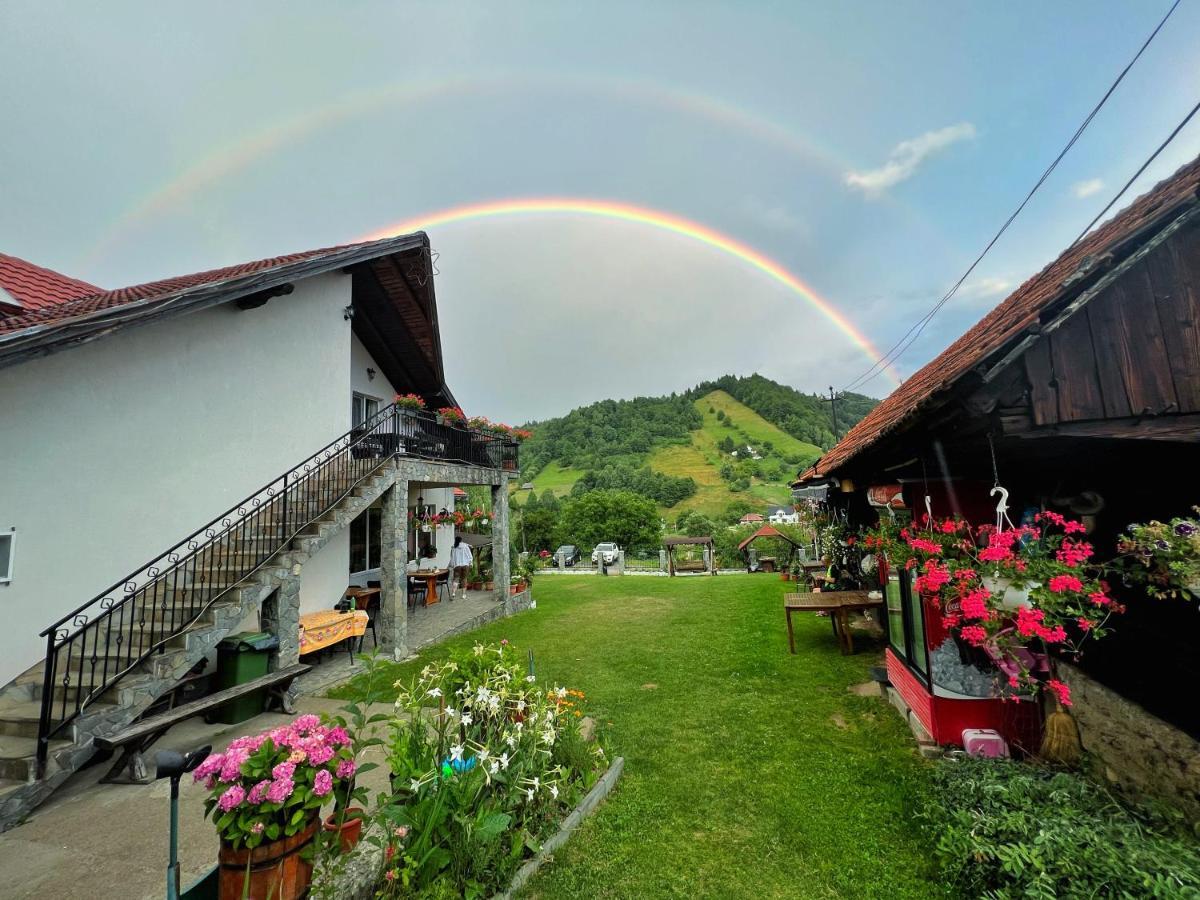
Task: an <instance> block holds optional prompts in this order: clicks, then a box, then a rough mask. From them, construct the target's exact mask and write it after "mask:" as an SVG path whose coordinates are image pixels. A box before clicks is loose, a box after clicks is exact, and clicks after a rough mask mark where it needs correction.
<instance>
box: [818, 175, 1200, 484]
mask: <svg viewBox="0 0 1200 900" xmlns="http://www.w3.org/2000/svg"><path fill="white" fill-rule="evenodd" d="M1198 190H1200V157H1197V158H1196V159H1195V160H1193V161H1192V162H1190V163H1188V164H1187V165H1186V166H1184V167H1183V168H1181V169H1180V170H1179V171H1178V172H1176V173H1175V174H1174V175H1172V176H1171V177H1170V178H1168V179H1166V180H1165V181H1162V182H1160V183H1159V184H1157V185H1155V187H1154V188H1153V189H1152V190H1151V191H1149V192H1148V193H1146V194H1144V195H1142V196H1141V197H1139V198H1138V199H1137V200H1135V201H1134V202H1133V203H1132V204H1130V205H1129V206H1128V207H1126V208H1125V209H1124V210H1122V211H1121V213H1120V214H1118V215H1117V216H1116V217H1114V218H1113V219H1111V220H1110V221H1109V222H1107V223H1106V224H1104V225H1102V226H1101V227H1099V228H1097V229H1096V230H1095V231H1093V232H1091V233H1090V234H1089V235H1087V236H1086V237H1085V238H1084V239H1083V240H1081V241H1080V242H1079V243H1078V244H1076V245H1075V246H1074V247H1070V248H1068V249H1067V250H1066V251H1064V252H1063V254H1062V255H1061V256H1059V257H1058V259H1056V260H1055V261H1054V262H1052V263H1050V265H1048V266H1046V268H1044V269H1042V271H1041V272H1039V273H1038V274H1037V275H1034V276H1033V277H1032V278H1030V279H1029V280H1028V281H1026V282H1025V283H1024V284H1023V285H1021V286H1020V287H1019V288H1017V290H1016V291H1014V292H1013V293H1012V294H1011V295H1009V297H1008V298H1007V299H1006V300H1004V301H1003V302H1002V303H1001V304H1000V305H999V306H997V307H996V308H995V309H993V310H992V311H991V312H990V313H988V314H987V315H986V316H984V317H983V318H982V319H981V320H980V321H979V322H978V323H977V324H976V325H975V326H974V327H973V328H971V329H970V330H968V331H967V332H966V333H965V334H964V335H962V337H960V338H959V339H958V340H956V341H955V342H954V343H953V344H951V345H950V346H949V347H947V348H946V349H945V350H943V351H942V352H941V353H940V354H938V356H937V357H936V358H934V359H933V360H932V361H931V362H929V363H928V364H926V365H925V366H924V367H923V368H922V369H921V370H920V371H918V372H917V373H916V374H914V375H913V376H912V377H911V378H909V379H908V380H907V381H905V382H904V383H903V384H902V385H900V387H898V388H896V390H894V391H893V392H892V393H891V394H890V395H888V397H887V398H885V399H884V400H883V402H881V403H880V404H879V405H878V406H876V407H875V408H874V409H872V410H871V411H870V412H869V413H868V414H867V415H866V417H865V418H863V419H862V421H860V422H859V423H858V424H857V425H855V426H854V427H853V428H851V429H850V431H849V432H848V433H847V434H846V436H845V437H843V438H842V439H841V440H840V441H838V443H837V445H836V446H835V447H834V448H833V449H832V450H830V451H829V452H828V453H826V454H825V456H823V457H822V458H821V459H820V460H818V461H817V463H816V465H814V466H813V467H812V468H810V469H808V470H807V471H805V472H804V473H803V474H802V475H801V476H800V480H801V481H807V480H810V479H812V478H816V477H819V476H821V475H828V474H829V473H831V472H834V471H836V470H837V469H838V468H840V467H842V466H844V465H845V464H846V463H847V462H849V461H850V460H851V459H853V458H854V457H855V456H857V455H858V454H859V453H862V452H863V451H864V450H866V449H867V448H868V447H870V446H871V445H872V444H874V443H875V442H876V441H878V440H880V439H881V438H883V437H884V436H885V435H887V434H889V433H891V432H893V431H895V430H896V429H897V428H899V427H900V426H901V425H903V424H905V423H906V422H907V421H908V420H910V419H911V418H913V417H914V416H915V415H916V414H917V413H918V412H919V411H920V410H921V409H922V407H924V406H925V405H927V404H928V403H929V402H930V401H931V400H932V399H933V397H934V396H935V395H937V394H938V393H939V392H940V391H942V390H943V389H946V388H948V387H950V386H951V385H952V384H953V383H954V382H955V381H956V380H957V379H959V378H961V377H962V376H963V375H965V374H966V373H967V372H969V371H970V370H971V369H973V368H974V367H975V366H977V365H979V364H980V363H981V362H983V360H985V359H986V358H987V357H988V356H990V355H991V354H992V353H994V352H995V351H997V350H999V349H1000V348H1001V347H1003V346H1004V345H1005V344H1007V343H1008V342H1009V341H1010V340H1012V339H1013V338H1014V337H1016V336H1017V335H1019V334H1020V333H1021V332H1023V331H1024V330H1025V329H1026V328H1028V327H1029V326H1030V325H1032V324H1033V323H1035V322H1036V321H1037V320H1038V316H1039V314H1040V313H1041V312H1042V310H1044V309H1045V308H1046V307H1047V306H1049V305H1050V304H1051V303H1053V301H1054V300H1055V299H1056V298H1057V297H1059V296H1060V294H1061V293H1062V291H1063V281H1064V280H1065V279H1067V278H1068V277H1069V276H1071V275H1072V274H1073V273H1075V272H1077V271H1078V270H1079V269H1080V267H1081V264H1083V263H1084V262H1085V260H1087V259H1088V257H1092V258H1099V257H1100V256H1102V255H1103V254H1104V253H1105V251H1107V250H1109V249H1110V248H1112V247H1114V246H1115V245H1117V244H1119V243H1120V242H1121V241H1123V240H1124V239H1125V238H1128V237H1130V236H1132V235H1133V234H1134V233H1135V232H1137V231H1139V230H1140V229H1142V228H1144V227H1146V226H1147V225H1149V224H1152V223H1153V222H1154V221H1155V220H1156V219H1157V218H1160V217H1162V216H1163V215H1164V214H1166V213H1169V212H1171V210H1172V209H1173V208H1174V207H1175V206H1177V205H1178V204H1179V203H1181V202H1183V201H1185V200H1188V199H1191V198H1195V197H1196V195H1197V192H1198Z"/></svg>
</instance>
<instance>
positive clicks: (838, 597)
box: [783, 591, 883, 656]
mask: <svg viewBox="0 0 1200 900" xmlns="http://www.w3.org/2000/svg"><path fill="white" fill-rule="evenodd" d="M882 606H883V598H882V597H880V598H879V599H877V600H872V599H871V598H870V597H868V596H867V592H866V591H806V592H804V593H799V594H784V595H783V612H784V616H785V618H786V619H787V633H788V649H789V650H790V651H791V652H792V653H795V652H796V639H795V636H794V634H793V633H792V613H794V612H827V613H829V614H830V616H831V617H832V619H833V631H834V634H836V635H837V637H838V644H839V645H840V646H841V650H842V655H843V656H844V655H846V654H849V653H853V652H854V638H853V637H851V636H850V627H849V625H850V613H852V612H862V611H864V610H868V609H876V608H879V607H882Z"/></svg>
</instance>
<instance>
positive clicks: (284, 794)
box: [267, 778, 296, 803]
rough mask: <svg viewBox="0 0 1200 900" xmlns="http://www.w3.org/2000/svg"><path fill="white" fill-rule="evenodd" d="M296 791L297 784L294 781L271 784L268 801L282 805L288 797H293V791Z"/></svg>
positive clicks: (268, 790)
mask: <svg viewBox="0 0 1200 900" xmlns="http://www.w3.org/2000/svg"><path fill="white" fill-rule="evenodd" d="M295 789H296V782H294V781H292V779H290V778H287V779H280V780H278V781H273V782H271V786H270V787H269V788H267V800H268V801H270V802H271V803H282V802H283V801H284V800H286V799H287V798H288V797H290V796H292V791H294V790H295Z"/></svg>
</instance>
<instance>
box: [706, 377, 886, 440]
mask: <svg viewBox="0 0 1200 900" xmlns="http://www.w3.org/2000/svg"><path fill="white" fill-rule="evenodd" d="M713 391H724V392H725V393H727V394H728V395H729V396H731V397H732V398H733V399H734V400H737V401H738V402H739V403H741V404H743V405H744V406H748V407H749V408H750V409H752V410H754V411H755V412H756V413H758V414H759V415H760V416H762V417H763V418H764V419H766V420H767V421H768V422H771V423H772V424H774V425H775V426H777V427H778V428H781V429H782V430H783V431H786V432H787V433H788V434H790V435H791V436H792V437H794V438H796V439H797V440H801V441H807V442H808V443H810V444H816V445H817V446H818V447H820V448H822V449H823V450H828V449H829V448H830V447H832V446H833V445H834V444H835V443H836V441H835V440H834V435H833V420H832V418H831V417H830V415H829V398H828V397H823V396H821V395H820V394H805V393H802V392H801V391H797V390H796V389H795V388H790V387H788V386H787V385H785V384H780V383H779V382H777V381H772V380H771V379H770V378H764V377H763V376H762V375H758V374H755V375H747V376H745V377H738V376H736V375H723V376H721V377H720V378H718V379H717V380H716V381H706V382H704V383H703V384H699V385H697V386H696V387H694V388H692V389H691V390H690V391H688V392H687V396H688V397H689V398H690V399H693V400H695V399H698V398H700V397H703V396H705V395H706V394H710V393H712V392H713ZM878 403H879V401H878V400H875V399H874V398H872V397H867V396H865V395H864V394H854V393H849V392H844V393H842V394H840V395H838V399H837V419H838V436H839V437H841V436H844V435H845V434H846V432H847V431H849V430H850V427H851V426H853V425H855V424H857V423H858V421H859V420H860V419H862V418H863V416H865V415H866V414H867V413H869V412H870V411H871V410H872V409H873V408H874V407H875V406H876V405H877V404H878Z"/></svg>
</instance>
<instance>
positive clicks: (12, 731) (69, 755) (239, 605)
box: [0, 462, 395, 830]
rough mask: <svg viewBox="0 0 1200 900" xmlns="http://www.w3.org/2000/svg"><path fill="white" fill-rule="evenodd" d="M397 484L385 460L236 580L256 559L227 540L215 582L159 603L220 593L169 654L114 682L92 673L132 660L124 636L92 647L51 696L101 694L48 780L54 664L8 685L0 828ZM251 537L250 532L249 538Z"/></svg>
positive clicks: (1, 725) (1, 742) (0, 727)
mask: <svg viewBox="0 0 1200 900" xmlns="http://www.w3.org/2000/svg"><path fill="white" fill-rule="evenodd" d="M394 481H395V476H394V472H393V470H392V468H391V467H390V466H388V465H385V464H382V462H381V464H380V465H379V466H378V468H377V469H376V470H375V471H374V472H372V473H371V474H369V475H367V476H366V477H364V478H362V479H361V480H359V481H358V482H357V483H356V484H355V485H354V486H353V487H352V488H350V490H349V492H348V493H346V494H345V496H344V497H342V498H341V499H340V500H339V501H338V502H336V503H335V504H334V505H332V506H331V507H330V508H329V509H328V510H326V511H324V512H322V513H321V515H319V516H317V517H316V518H315V519H313V520H312V521H311V522H310V523H307V524H306V525H305V526H304V527H303V528H301V529H300V530H299V532H298V533H297V534H296V535H295V536H294V537H292V538H291V539H290V540H289V541H288V543H287V545H286V546H284V547H282V548H281V549H280V550H279V551H277V552H276V553H275V554H274V555H272V556H271V557H270V558H269V559H268V560H267V561H266V564H265V565H262V566H261V567H259V568H258V569H257V571H255V572H254V573H253V574H251V575H249V576H247V577H244V578H237V575H238V574H239V572H240V571H241V570H242V567H243V566H244V562H241V563H239V559H241V560H245V559H246V558H252V557H253V556H254V552H253V551H245V550H239V549H238V545H237V544H234V543H228V544H226V545H224V547H223V548H222V550H221V551H220V553H219V560H218V561H216V562H214V565H213V567H212V571H211V573H206V576H205V577H206V579H207V580H205V581H203V582H198V583H196V584H190V585H185V586H182V587H180V588H179V589H178V590H177V591H174V592H172V593H170V594H166V595H164V596H163V599H162V600H161V601H160V602H159V603H158V604H157V606H156V608H157V609H172V608H174V609H177V610H178V609H183V610H188V611H190V610H191V609H192V608H194V607H193V604H192V603H191V602H190V600H189V595H194V594H197V593H201V592H203V591H210V590H218V591H220V596H219V597H218V599H216V600H214V601H213V602H211V603H209V604H208V605H207V606H205V607H204V609H203V611H202V612H201V613H200V614H199V615H198V616H197V617H196V618H195V619H194V620H193V621H191V622H190V623H189V624H187V625H186V626H183V627H181V628H180V629H179V630H178V631H177V632H176V633H175V634H173V635H171V636H170V637H169V638H168V639H167V640H166V642H165V644H164V645H163V647H162V649H161V651H159V652H155V653H153V654H151V655H150V656H149V657H148V658H147V659H145V660H143V661H141V662H139V663H138V664H137V665H135V666H134V667H132V669H131V670H130V671H129V672H128V674H126V675H124V676H122V677H121V678H120V679H119V680H117V681H116V683H114V684H111V685H105V684H103V683H102V682H100V680H99V679H97V678H88V677H87V676H88V674H89V673H91V672H95V671H103V670H104V669H105V660H107V661H108V668H109V669H110V670H115V669H116V668H117V667H118V666H124V665H125V664H126V663H127V658H126V656H125V655H123V652H122V647H121V645H118V644H116V641H115V638H109V639H106V640H103V641H99V642H97V644H96V645H95V648H94V649H95V651H96V655H95V659H96V660H97V662H96V664H95V665H93V664H92V659H93V657H92V649H93V648H92V647H91V646H89V648H88V656H87V665H86V667H85V669H84V672H83V675H84V678H83V679H82V680H75V679H72V680H71V681H70V682H69V683H65V684H64V683H61V681H56V683H54V684H53V687H52V689H51V690H52V698H53V700H52V702H53V703H54V704H55V706H56V707H60V708H61V706H62V705H63V703H64V701H65V704H66V706H67V707H68V708H70V707H71V706H72V705H73V704H74V703H75V702H76V701H77V700H79V699H81V698H83V697H87V696H88V695H90V694H92V693H93V692H94V691H99V693H98V695H97V699H95V700H93V701H92V702H90V703H88V704H87V705H86V706H85V707H84V708H83V709H82V711H81V712H80V713H79V715H78V716H76V717H75V718H74V719H73V720H72V721H71V723H70V724H69V725H68V726H66V727H65V728H64V729H63V730H62V732H61V733H59V734H57V735H55V737H53V738H51V739H49V740H48V741H47V746H46V762H45V764H44V772H43V774H42V775H41V777H39V772H38V769H39V761H38V752H37V751H38V732H39V725H40V722H41V716H42V700H43V698H44V697H45V696H46V693H45V692H46V679H45V669H46V663H45V661H43V662H41V663H39V664H38V665H36V666H34V667H33V668H31V669H29V670H28V671H27V672H25V673H24V674H22V675H20V676H18V677H17V678H16V679H15V680H14V681H12V682H10V683H9V684H8V685H6V686H5V687H3V688H0V830H7V829H8V828H11V827H13V826H14V825H17V824H19V823H20V821H21V820H22V819H23V818H24V817H25V816H26V815H27V814H28V813H29V812H30V811H31V810H32V809H34V808H35V807H36V806H37V805H38V804H40V803H41V802H42V801H43V800H45V799H46V797H48V796H49V795H50V794H51V793H53V792H54V790H55V789H56V788H57V787H58V786H59V785H60V784H62V783H63V782H64V781H66V780H67V778H69V777H70V776H71V775H72V774H73V773H74V772H76V771H77V770H78V769H79V768H80V767H81V766H83V765H84V764H85V763H86V762H87V761H88V760H89V759H90V758H91V757H92V755H93V754H94V753H95V749H94V747H93V739H94V738H96V737H99V736H103V735H106V734H110V733H113V732H115V731H118V730H120V729H122V728H124V727H125V726H127V725H129V724H130V723H131V722H133V721H134V720H135V719H137V718H138V717H139V716H141V715H142V714H143V713H145V712H146V710H147V709H148V708H149V707H150V706H151V705H152V704H153V703H154V702H155V701H157V700H158V699H159V698H160V697H162V696H163V695H165V694H167V693H168V692H169V691H171V690H172V689H173V688H174V687H175V686H176V685H177V684H178V683H179V681H180V679H182V678H183V677H184V676H185V675H186V674H187V673H188V672H189V671H190V670H191V669H192V668H193V667H194V666H195V665H196V664H197V663H198V662H199V661H200V660H201V659H204V658H205V657H206V656H208V655H209V654H210V653H212V651H213V650H214V648H215V647H216V645H217V643H218V642H219V641H220V640H221V639H222V638H224V637H226V636H227V635H228V634H230V633H232V632H233V631H234V630H235V629H236V628H237V627H238V626H239V625H240V624H241V623H242V622H243V621H245V619H246V618H247V616H249V615H250V614H252V613H256V612H258V611H259V610H260V609H261V607H262V604H263V601H264V600H266V599H267V598H268V597H270V596H271V594H272V593H274V592H275V591H277V590H282V589H283V588H285V587H286V586H287V583H288V581H289V580H294V579H297V578H298V577H299V576H298V575H296V574H295V567H296V566H303V564H304V563H305V562H306V561H307V560H308V559H309V558H310V557H311V556H312V555H313V554H314V553H316V552H317V551H318V550H319V549H320V548H321V547H323V546H324V545H325V544H326V543H327V542H328V541H329V540H330V539H332V538H333V537H334V536H335V535H336V534H337V533H338V532H340V531H341V530H342V529H343V528H345V527H346V526H347V525H348V523H349V522H350V520H352V519H354V518H356V517H357V516H358V515H359V514H361V513H362V512H363V511H364V510H365V509H366V508H367V507H368V506H370V505H371V504H372V503H374V502H375V501H376V500H377V499H378V498H379V496H380V495H381V494H382V493H383V492H384V491H385V490H387V489H388V488H389V487H391V485H392V484H393V483H394ZM250 539H251V536H249V535H248V536H247V540H250ZM253 539H257V536H254V537H253Z"/></svg>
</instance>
